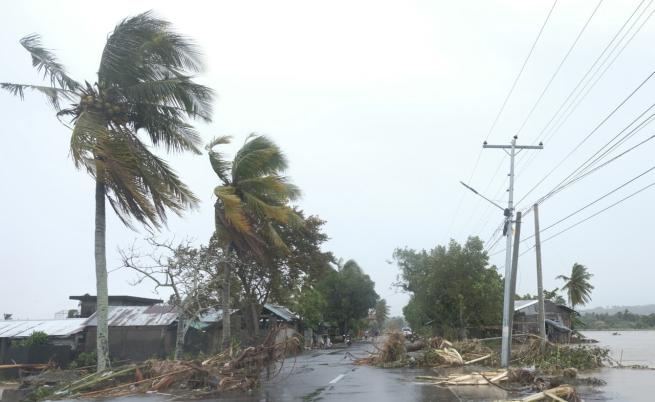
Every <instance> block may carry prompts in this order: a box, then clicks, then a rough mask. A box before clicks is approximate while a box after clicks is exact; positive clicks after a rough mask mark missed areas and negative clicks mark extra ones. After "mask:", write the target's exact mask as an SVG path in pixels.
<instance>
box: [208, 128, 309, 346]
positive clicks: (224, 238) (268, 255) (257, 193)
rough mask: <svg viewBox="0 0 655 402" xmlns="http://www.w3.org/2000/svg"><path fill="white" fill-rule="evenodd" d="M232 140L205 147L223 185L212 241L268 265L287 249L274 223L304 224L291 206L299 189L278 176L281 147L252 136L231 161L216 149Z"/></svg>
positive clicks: (226, 310) (226, 333) (226, 336)
mask: <svg viewBox="0 0 655 402" xmlns="http://www.w3.org/2000/svg"><path fill="white" fill-rule="evenodd" d="M229 142H230V137H218V138H216V139H215V140H214V141H212V142H211V143H209V144H208V145H207V151H208V153H209V161H210V163H211V166H212V169H213V170H214V172H215V173H216V175H217V176H218V178H219V180H220V182H221V185H219V186H217V187H216V188H215V189H214V195H216V202H215V203H214V220H215V227H216V232H215V235H214V236H215V239H216V241H217V242H218V244H219V245H220V247H222V248H223V249H224V250H225V252H226V254H228V255H229V254H230V253H233V252H235V253H236V254H237V256H239V257H243V259H246V258H248V256H249V255H252V256H254V257H255V258H256V259H257V261H258V262H259V263H260V264H262V265H263V266H264V267H271V261H272V255H273V254H275V253H278V252H280V253H288V252H289V248H288V246H287V244H286V243H285V242H284V240H283V238H282V237H281V236H280V233H279V232H278V228H277V227H276V225H284V226H287V225H297V226H302V224H303V221H302V219H301V218H300V216H298V214H297V213H296V212H295V211H294V210H293V208H292V207H291V206H290V205H289V203H290V202H291V201H293V200H295V199H297V198H298V197H299V196H300V190H299V189H298V187H296V186H295V185H293V184H292V183H291V182H290V181H289V179H288V178H287V177H285V176H283V175H282V173H284V171H285V170H286V169H287V165H288V163H287V159H286V157H285V156H284V154H283V153H282V151H281V150H280V148H279V147H278V146H277V145H276V144H275V143H273V141H271V140H270V139H268V138H267V137H264V136H257V135H250V136H248V138H247V139H246V141H245V143H244V144H243V146H242V147H241V149H239V151H238V152H237V154H236V155H235V156H234V159H233V160H232V162H229V161H228V160H227V159H225V157H224V155H223V154H221V153H219V152H217V151H215V150H214V148H215V147H216V146H218V145H222V144H228V143H229ZM230 268H231V267H228V266H224V267H223V272H224V275H225V278H224V284H223V290H224V294H223V346H224V347H227V345H228V344H229V342H230V338H231V333H230V286H229V284H230V278H231V269H230Z"/></svg>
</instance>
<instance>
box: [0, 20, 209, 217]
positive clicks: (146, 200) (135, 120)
mask: <svg viewBox="0 0 655 402" xmlns="http://www.w3.org/2000/svg"><path fill="white" fill-rule="evenodd" d="M21 44H22V45H23V47H24V48H25V49H26V50H27V51H28V52H29V53H30V55H31V56H32V65H33V67H34V68H35V69H36V70H37V72H39V73H41V74H42V75H43V78H44V79H46V80H47V81H48V83H49V84H50V86H39V85H23V84H10V83H2V84H0V87H2V88H3V89H5V90H7V91H9V92H10V93H11V94H14V95H16V96H19V97H20V98H23V97H24V95H25V90H26V89H29V90H32V91H36V92H40V93H42V94H43V95H45V96H46V99H47V100H48V103H50V105H51V106H53V108H54V109H55V110H56V111H57V117H58V118H60V119H61V118H62V117H63V118H68V120H69V121H70V123H72V126H73V130H72V136H71V141H70V147H71V148H70V151H71V156H72V158H73V161H74V163H75V166H76V167H78V168H81V169H83V170H85V171H86V172H87V173H89V174H90V175H91V176H92V177H93V178H94V179H95V180H96V181H97V182H99V183H102V185H103V190H104V192H105V195H106V197H107V199H108V200H109V203H110V204H111V206H112V207H113V209H114V210H115V212H116V213H117V214H118V216H119V217H120V219H121V220H122V221H123V222H124V223H125V224H127V225H129V226H131V220H132V219H135V220H136V221H138V222H140V223H143V224H145V225H147V226H154V227H159V226H160V225H161V224H162V223H163V222H165V220H166V211H167V210H171V211H173V212H175V213H176V214H180V213H181V212H182V211H183V210H184V209H185V208H187V207H190V206H194V205H196V204H197V202H198V199H197V198H196V197H195V196H194V195H193V193H192V192H191V191H190V190H189V188H188V187H187V186H186V185H185V184H184V183H183V182H182V181H181V180H180V179H179V177H178V176H177V174H176V173H175V172H174V171H173V170H172V169H171V168H170V166H169V165H168V164H167V163H166V162H165V161H164V160H162V159H161V158H159V157H158V156H156V155H155V154H154V153H153V152H152V151H151V148H152V147H151V145H154V146H160V145H163V146H164V147H165V148H166V149H167V150H169V151H191V152H194V153H199V149H198V145H199V143H200V137H199V135H198V133H197V132H196V131H195V130H194V129H193V128H192V127H191V125H190V124H189V123H188V122H187V119H189V118H191V119H193V118H202V119H204V120H209V119H210V117H211V102H212V98H213V92H212V90H211V89H209V88H207V87H205V86H203V85H199V84H196V83H195V82H194V81H193V79H192V75H193V74H195V73H197V72H199V71H200V70H201V67H202V66H201V63H200V61H199V57H200V56H199V52H198V49H197V48H196V47H195V46H194V45H193V44H192V43H191V41H189V40H188V39H187V38H184V37H183V36H180V35H179V34H177V33H175V32H174V31H173V30H172V28H171V24H170V23H169V22H167V21H164V20H162V19H159V18H157V17H155V16H154V15H153V14H152V13H151V12H146V13H143V14H139V15H136V16H134V17H130V18H127V19H124V20H123V21H121V22H120V23H119V24H118V25H117V26H116V27H115V29H114V31H113V32H112V33H111V34H110V35H109V37H108V38H107V42H106V43H105V47H104V49H103V52H102V57H101V60H100V66H99V70H98V80H97V82H96V83H95V84H93V85H91V84H89V83H85V84H82V83H80V82H78V81H76V80H74V79H73V78H71V77H70V76H69V75H68V73H67V72H66V69H65V68H64V66H63V65H62V64H61V63H60V62H59V61H58V60H57V58H56V57H55V55H54V54H53V53H52V52H51V51H50V50H48V49H46V48H45V47H44V46H43V44H42V42H41V38H40V36H39V35H35V34H32V35H29V36H26V37H24V38H23V39H21ZM62 101H70V102H77V103H73V104H72V106H71V107H69V108H67V109H62ZM142 135H145V136H147V138H148V140H149V141H148V143H146V142H144V141H143V138H141V136H142Z"/></svg>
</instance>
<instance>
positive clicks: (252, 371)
mask: <svg viewBox="0 0 655 402" xmlns="http://www.w3.org/2000/svg"><path fill="white" fill-rule="evenodd" d="M277 335H278V330H271V331H270V332H269V333H268V334H267V336H266V338H265V339H264V341H263V342H262V343H261V344H260V345H257V346H253V347H247V348H245V349H233V348H230V349H227V350H225V351H223V352H222V353H220V354H217V355H215V356H212V357H210V358H208V359H205V360H203V361H193V360H148V361H146V362H143V363H140V364H129V365H125V366H121V367H116V368H114V369H113V370H111V371H105V372H101V373H92V374H89V375H86V376H83V377H81V378H79V379H77V380H75V381H69V382H66V383H59V384H57V385H54V386H53V385H46V386H40V387H36V388H34V389H33V390H32V396H33V399H44V398H47V399H71V398H84V399H87V398H106V397H118V396H126V395H132V394H140V393H157V392H164V391H165V392H170V393H173V394H183V395H185V396H189V397H209V396H211V395H212V394H216V393H218V392H223V391H232V390H250V389H252V388H254V387H255V386H256V385H257V383H258V382H259V379H260V376H261V374H262V371H263V370H264V369H266V370H267V374H268V375H270V369H271V367H272V366H274V364H275V363H276V362H279V361H281V360H283V359H284V358H286V357H287V356H289V355H293V354H296V353H298V352H299V351H300V350H301V342H300V337H299V336H293V337H290V338H285V339H284V340H278V339H277V338H278V336H277Z"/></svg>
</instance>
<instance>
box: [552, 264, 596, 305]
mask: <svg viewBox="0 0 655 402" xmlns="http://www.w3.org/2000/svg"><path fill="white" fill-rule="evenodd" d="M592 276H593V274H591V273H590V272H589V271H588V270H587V267H585V266H584V265H581V264H578V263H577V262H576V263H575V264H573V268H571V276H565V275H559V276H557V278H556V279H562V280H564V281H565V282H566V283H565V284H564V286H562V290H566V293H567V295H568V298H569V304H571V308H572V309H573V310H575V306H577V305H585V304H587V303H588V302H589V301H591V291H592V290H593V289H594V287H593V286H592V285H591V283H589V280H590V279H591V277H592Z"/></svg>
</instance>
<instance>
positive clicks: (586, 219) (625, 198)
mask: <svg viewBox="0 0 655 402" xmlns="http://www.w3.org/2000/svg"><path fill="white" fill-rule="evenodd" d="M653 186H655V182H653V183H650V184H649V185H647V186H645V187H642V188H641V189H639V190H637V191H635V192H634V193H632V194H630V195H628V196H626V197H624V198H622V199H620V200H619V201H617V202H615V203H613V204H611V205H609V206H607V207H605V208H603V209H601V210H600V211H598V212H596V213H594V214H592V215H589V216H588V217H586V218H584V219H582V220H580V221H578V222H576V223H574V224H573V225H571V226H569V227H567V228H566V229H563V230H561V231H559V232H557V233H555V234H554V235H552V236H550V237H547V238H545V239H543V240H542V241H541V243H545V242H547V241H548V240H550V239H553V238H555V237H557V236H559V235H561V234H563V233H565V232H568V231H569V230H571V229H573V228H574V227H576V226H578V225H580V224H582V223H584V222H586V221H588V220H589V219H591V218H594V217H596V216H598V215H600V214H601V213H603V212H605V211H607V210H608V209H610V208H613V207H615V206H617V205H619V204H620V203H622V202H624V201H627V200H628V199H630V198H632V197H634V196H635V195H637V194H639V193H641V192H643V191H646V190H647V189H649V188H651V187H653ZM534 247H535V246H532V247H530V248H529V249H527V250H525V251H524V252H523V253H521V255H523V254H525V253H527V252H528V251H530V250H532V249H534Z"/></svg>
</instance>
